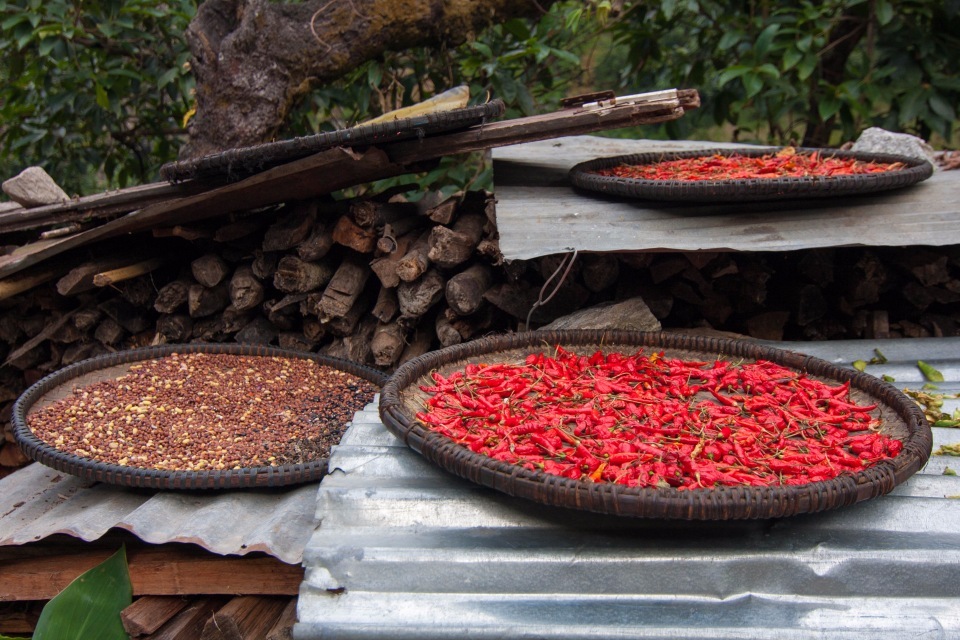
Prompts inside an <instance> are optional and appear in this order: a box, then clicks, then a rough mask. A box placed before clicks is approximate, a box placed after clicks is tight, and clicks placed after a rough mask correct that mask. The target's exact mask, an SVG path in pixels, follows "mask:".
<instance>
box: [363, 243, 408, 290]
mask: <svg viewBox="0 0 960 640" xmlns="http://www.w3.org/2000/svg"><path fill="white" fill-rule="evenodd" d="M414 236H415V234H413V233H409V234H407V235H405V236H401V237H399V238H397V242H396V247H395V250H394V251H393V252H391V253H390V254H388V255H385V256H383V257H380V258H374V259H373V260H371V261H370V269H371V270H372V271H373V273H374V275H376V276H377V279H378V280H380V284H381V285H383V286H384V287H387V288H388V289H392V288H394V287H396V286H397V285H398V284H400V274H399V273H398V269H399V267H400V262H401V261H402V260H403V258H404V257H406V253H407V251H408V249H409V248H410V246H411V245H413V243H414V241H415V240H416V238H415V237H414Z"/></svg>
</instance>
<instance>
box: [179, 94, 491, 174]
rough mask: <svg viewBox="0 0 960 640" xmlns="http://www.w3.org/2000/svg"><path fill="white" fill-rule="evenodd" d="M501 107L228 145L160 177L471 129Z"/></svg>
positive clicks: (250, 170) (230, 170) (228, 170)
mask: <svg viewBox="0 0 960 640" xmlns="http://www.w3.org/2000/svg"><path fill="white" fill-rule="evenodd" d="M505 109H506V107H505V105H504V103H503V101H502V100H491V101H490V102H487V103H485V104H481V105H476V106H470V107H464V108H462V109H451V110H449V111H437V112H434V113H427V114H424V115H421V116H415V117H412V118H401V119H399V120H390V121H387V122H378V123H375V124H370V125H363V124H361V125H358V126H356V127H350V128H349V129H340V130H337V131H328V132H325V133H318V134H315V135H312V136H304V137H300V138H293V139H291V140H282V141H279V142H268V143H265V144H259V145H255V146H252V147H243V148H240V149H231V150H229V151H223V152H221V153H215V154H212V155H209V156H203V157H201V158H196V159H193V160H181V161H178V162H170V163H167V164H165V165H163V166H162V167H160V177H162V178H163V179H164V180H167V181H168V182H182V181H184V180H192V179H196V178H212V177H224V178H227V179H229V180H240V179H242V178H246V177H248V176H250V175H253V174H255V173H258V172H260V171H264V170H266V169H269V168H271V167H274V166H277V165H280V164H285V163H287V162H292V161H293V160H298V159H300V158H305V157H307V156H309V155H313V154H314V153H319V152H320V151H324V150H326V149H332V148H334V147H341V146H365V145H371V144H376V143H378V142H396V141H398V140H406V139H409V138H416V137H420V138H422V137H424V136H426V135H429V134H433V133H442V132H446V131H454V130H456V129H464V128H467V127H472V126H474V125H477V124H480V123H481V122H484V121H485V120H487V119H489V118H497V117H500V116H501V115H503V112H504V111H505Z"/></svg>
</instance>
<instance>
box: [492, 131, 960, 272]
mask: <svg viewBox="0 0 960 640" xmlns="http://www.w3.org/2000/svg"><path fill="white" fill-rule="evenodd" d="M736 146H741V145H731V144H719V143H713V142H703V141H673V142H659V141H652V140H620V139H610V138H600V137H596V136H573V137H568V138H563V139H560V140H549V141H542V142H532V143H528V144H523V145H517V146H512V147H505V148H501V149H495V150H494V152H493V158H494V184H495V189H496V194H497V228H498V230H499V232H500V250H501V252H502V253H503V256H504V258H505V259H506V260H529V259H532V258H536V257H538V256H545V255H551V254H556V253H566V252H569V251H572V250H573V249H577V250H578V251H581V252H583V251H590V252H604V251H699V250H705V251H718V250H719V251H727V250H729V251H791V250H798V249H809V248H814V247H840V246H858V245H859V246H911V245H929V246H943V245H950V244H960V171H937V172H935V173H934V175H933V177H931V178H930V179H928V180H926V181H924V182H922V183H920V184H918V185H915V186H913V187H908V188H905V189H899V190H894V191H886V192H882V193H877V194H873V195H869V196H856V197H843V198H834V199H823V200H816V199H809V200H796V201H789V202H787V201H785V202H778V203H769V202H768V203H744V204H736V203H726V204H722V205H709V204H696V205H692V204H680V203H656V202H650V201H639V200H636V201H630V200H626V199H614V198H607V197H604V196H600V195H592V194H588V193H582V192H577V191H574V190H573V188H572V187H571V186H570V184H569V181H568V180H567V171H568V170H569V169H570V168H571V167H572V166H573V165H575V164H577V163H579V162H583V161H585V160H590V159H593V158H598V157H604V156H614V155H620V154H626V153H647V152H654V151H682V150H688V149H698V148H699V149H712V148H721V147H725V148H730V147H736Z"/></svg>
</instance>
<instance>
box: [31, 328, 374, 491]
mask: <svg viewBox="0 0 960 640" xmlns="http://www.w3.org/2000/svg"><path fill="white" fill-rule="evenodd" d="M173 353H179V354H188V353H209V354H231V355H241V356H260V357H284V358H301V359H308V360H313V361H315V362H316V363H317V364H319V365H323V366H326V367H330V368H334V369H338V370H341V371H344V372H346V373H350V374H353V375H355V376H357V377H358V378H362V379H364V380H368V381H370V382H372V383H373V384H374V385H376V386H382V385H383V383H384V382H385V380H386V377H385V376H384V375H383V374H382V373H381V372H379V371H376V370H374V369H370V368H368V367H364V366H361V365H358V364H356V363H353V362H349V361H347V360H341V359H339V358H331V357H328V356H323V355H319V354H316V353H304V352H296V351H288V350H283V349H278V348H274V347H265V346H259V345H243V344H185V345H162V346H157V347H146V348H142V349H134V350H129V351H121V352H118V353H114V354H109V355H105V356H98V357H96V358H90V359H88V360H84V361H82V362H78V363H76V364H73V365H70V366H68V367H65V368H63V369H61V370H59V371H57V372H55V373H53V374H50V375H49V376H46V377H45V378H43V379H41V380H39V381H38V382H37V383H35V384H34V385H33V386H31V387H30V388H29V389H27V390H26V391H25V392H24V393H23V394H22V395H21V396H20V397H19V398H18V399H17V401H16V402H15V403H14V406H13V427H14V437H15V438H16V440H17V442H18V443H19V445H20V448H21V449H22V450H23V452H24V454H25V455H26V456H27V457H29V458H30V459H32V460H35V461H37V462H39V463H41V464H44V465H46V466H48V467H52V468H54V469H56V470H58V471H63V472H64V473H69V474H70V475H74V476H78V477H80V478H83V479H85V480H90V481H94V482H103V483H106V484H113V485H120V486H126V487H141V488H149V489H177V490H181V489H182V490H196V489H240V488H251V487H280V486H286V485H294V484H302V483H307V482H314V481H317V480H319V479H321V478H322V477H323V476H324V475H326V473H327V461H328V460H327V458H321V459H316V460H311V461H309V462H304V463H301V464H289V465H278V466H275V467H270V466H264V467H247V468H243V469H236V470H234V469H231V470H222V471H219V470H210V471H179V470H177V471H170V470H162V469H149V468H140V467H133V466H121V465H117V464H108V463H104V462H101V461H98V460H95V459H90V458H85V457H81V456H78V455H75V454H72V453H67V452H64V451H60V450H58V449H56V448H55V447H53V446H51V445H50V444H47V443H46V442H43V441H41V440H40V439H39V438H37V437H36V436H35V435H34V434H33V432H32V431H31V429H30V427H29V426H28V424H27V416H28V414H29V413H30V411H31V409H34V408H40V407H43V406H45V405H47V404H50V403H53V402H56V401H57V400H59V399H60V398H63V397H65V396H67V395H69V394H70V393H72V391H73V389H75V388H77V387H83V386H86V385H89V384H93V383H95V382H99V381H103V380H111V379H115V378H118V377H120V376H122V375H124V374H125V373H127V372H128V371H129V370H130V366H131V365H133V364H136V363H138V362H142V361H145V360H151V359H154V358H161V357H164V356H168V355H171V354H173ZM337 426H338V427H339V426H341V425H337Z"/></svg>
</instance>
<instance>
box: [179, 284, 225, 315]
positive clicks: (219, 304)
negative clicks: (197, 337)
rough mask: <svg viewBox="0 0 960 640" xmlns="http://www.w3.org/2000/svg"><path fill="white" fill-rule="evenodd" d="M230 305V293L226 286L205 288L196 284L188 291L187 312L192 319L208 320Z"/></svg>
mask: <svg viewBox="0 0 960 640" xmlns="http://www.w3.org/2000/svg"><path fill="white" fill-rule="evenodd" d="M228 304H230V292H229V291H228V290H227V286H226V285H225V284H221V285H218V286H216V287H205V286H203V285H202V284H194V285H191V286H190V289H189V290H188V291H187V310H188V312H189V313H190V317H191V318H206V317H207V316H212V315H213V314H215V313H217V312H219V311H221V310H223V309H225V308H226V306H227V305H228Z"/></svg>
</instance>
